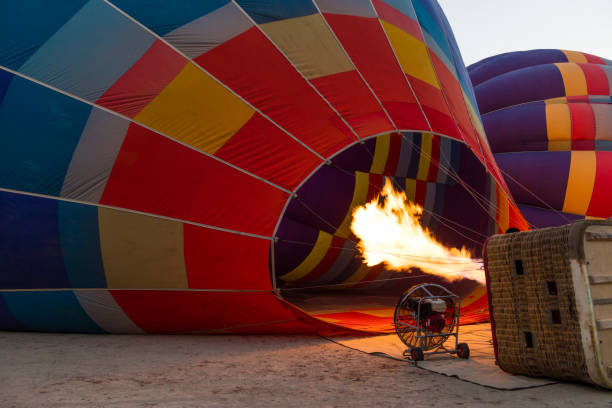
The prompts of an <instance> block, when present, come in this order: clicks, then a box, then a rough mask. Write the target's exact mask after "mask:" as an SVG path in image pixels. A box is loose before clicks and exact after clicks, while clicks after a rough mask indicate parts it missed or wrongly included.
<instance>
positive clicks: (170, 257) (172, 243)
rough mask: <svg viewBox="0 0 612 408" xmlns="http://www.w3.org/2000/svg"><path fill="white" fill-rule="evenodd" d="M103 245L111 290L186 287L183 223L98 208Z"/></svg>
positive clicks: (107, 279) (106, 271)
mask: <svg viewBox="0 0 612 408" xmlns="http://www.w3.org/2000/svg"><path fill="white" fill-rule="evenodd" d="M98 222H99V228H100V247H101V251H102V261H103V262H104V271H105V273H106V281H107V283H108V287H109V289H113V288H115V289H116V288H130V289H137V288H139V289H164V288H171V289H186V288H188V287H189V285H188V282H187V272H186V269H185V257H184V246H183V224H182V223H180V222H176V221H168V220H164V219H160V218H155V217H150V216H146V215H140V214H133V213H129V212H124V211H118V210H112V209H108V208H99V209H98Z"/></svg>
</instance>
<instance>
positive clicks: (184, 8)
mask: <svg viewBox="0 0 612 408" xmlns="http://www.w3.org/2000/svg"><path fill="white" fill-rule="evenodd" d="M112 3H113V4H114V5H115V6H117V7H118V8H120V9H121V10H122V11H124V12H126V13H127V14H129V15H130V16H132V17H134V19H136V20H137V21H138V22H140V23H141V24H142V25H144V26H145V27H147V28H149V29H151V31H153V32H154V33H156V34H157V35H159V36H160V37H163V36H164V35H166V34H168V33H169V32H170V31H172V30H175V29H177V28H178V27H180V26H182V25H185V24H187V23H189V22H190V21H193V20H195V19H197V18H200V17H202V16H204V15H206V14H208V13H210V12H211V11H213V10H216V9H218V8H219V7H222V6H224V5H226V4H227V3H229V0H206V1H204V0H180V1H168V0H113V2H112Z"/></svg>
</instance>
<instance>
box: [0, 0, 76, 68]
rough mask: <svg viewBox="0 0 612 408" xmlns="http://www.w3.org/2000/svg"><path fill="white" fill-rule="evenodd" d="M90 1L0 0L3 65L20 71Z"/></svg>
mask: <svg viewBox="0 0 612 408" xmlns="http://www.w3.org/2000/svg"><path fill="white" fill-rule="evenodd" d="M86 2H87V1H86V0H61V1H49V0H28V1H21V2H15V1H7V0H5V1H0V65H4V66H6V67H9V68H11V69H14V70H18V69H19V67H21V66H22V65H23V63H24V62H26V60H27V59H28V58H30V56H31V55H32V54H34V53H35V52H36V50H37V49H38V48H39V47H40V46H41V45H43V44H44V43H45V42H46V41H47V40H48V39H49V37H51V36H52V35H53V33H55V32H56V31H57V30H59V29H60V27H61V26H63V25H64V24H65V23H66V21H68V20H69V19H70V18H71V17H72V16H73V15H74V14H75V13H76V12H77V11H78V10H79V9H80V8H81V7H83V5H84V4H85V3H86Z"/></svg>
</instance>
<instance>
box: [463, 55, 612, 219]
mask: <svg viewBox="0 0 612 408" xmlns="http://www.w3.org/2000/svg"><path fill="white" fill-rule="evenodd" d="M469 73H470V77H471V79H472V82H473V84H474V87H475V93H476V98H477V100H478V106H479V108H480V112H481V113H482V115H483V116H482V118H483V123H484V127H485V129H486V133H487V137H488V139H489V144H490V146H491V150H492V151H493V153H494V154H495V159H496V161H497V163H498V165H499V167H500V169H501V170H502V171H503V172H504V176H505V177H506V182H507V183H508V185H509V187H510V190H511V191H512V194H513V196H514V198H515V199H516V201H517V202H518V203H519V207H520V209H521V212H522V213H523V214H524V216H525V217H526V218H527V220H528V221H529V222H530V223H531V224H532V225H534V226H536V227H545V226H553V225H561V224H565V223H568V222H570V221H574V220H576V219H582V218H585V217H589V218H598V217H599V218H607V217H609V216H610V215H612V188H611V187H612V186H611V184H610V181H611V180H612V98H611V95H612V61H610V60H606V59H603V58H600V57H596V56H594V55H590V54H586V53H582V52H575V51H562V50H532V51H523V52H511V53H507V54H501V55H497V56H494V57H490V58H487V59H485V60H483V61H480V62H478V63H476V64H474V65H472V66H470V67H469Z"/></svg>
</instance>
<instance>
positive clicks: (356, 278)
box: [342, 263, 370, 283]
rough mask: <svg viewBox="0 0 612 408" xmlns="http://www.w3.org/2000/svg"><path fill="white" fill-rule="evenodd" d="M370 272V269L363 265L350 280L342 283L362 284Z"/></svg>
mask: <svg viewBox="0 0 612 408" xmlns="http://www.w3.org/2000/svg"><path fill="white" fill-rule="evenodd" d="M369 271H370V267H369V266H367V265H366V264H363V263H362V264H361V265H360V266H359V268H358V269H357V270H356V271H355V273H354V274H352V275H351V276H349V278H348V279H347V280H345V281H344V282H342V283H358V282H361V281H362V280H363V278H365V277H366V276H367V275H368V272H369Z"/></svg>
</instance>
